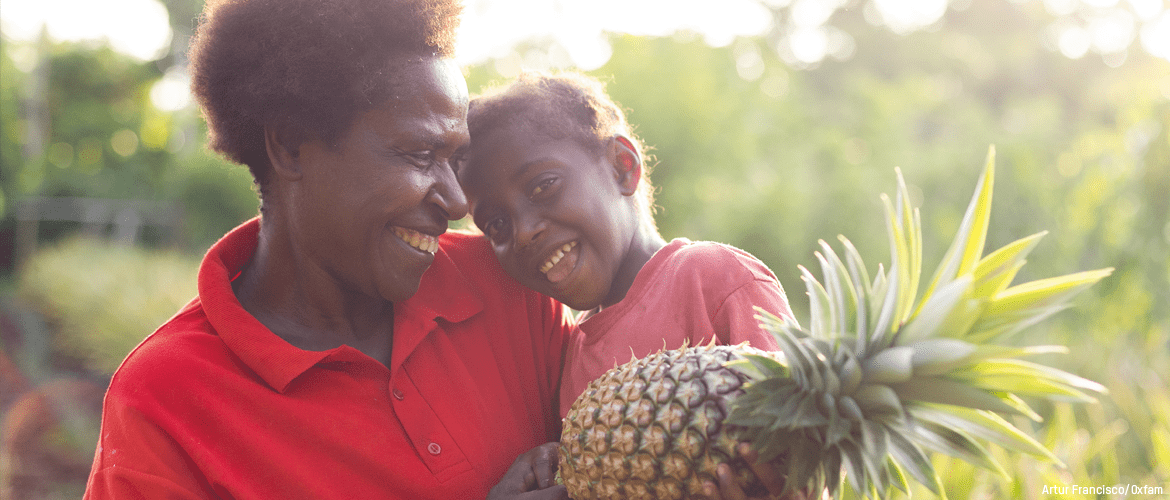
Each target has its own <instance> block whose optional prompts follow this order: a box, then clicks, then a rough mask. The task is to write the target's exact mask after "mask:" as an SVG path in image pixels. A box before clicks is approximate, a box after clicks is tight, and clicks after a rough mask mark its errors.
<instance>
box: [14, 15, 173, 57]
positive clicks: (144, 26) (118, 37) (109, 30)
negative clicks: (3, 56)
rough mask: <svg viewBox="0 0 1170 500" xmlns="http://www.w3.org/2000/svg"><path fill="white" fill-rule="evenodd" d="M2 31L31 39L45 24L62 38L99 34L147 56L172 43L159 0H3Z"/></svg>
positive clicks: (114, 44) (99, 38)
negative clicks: (96, 0)
mask: <svg viewBox="0 0 1170 500" xmlns="http://www.w3.org/2000/svg"><path fill="white" fill-rule="evenodd" d="M2 19H3V29H4V34H5V35H7V36H9V37H11V38H13V39H16V40H24V41H31V40H35V39H36V37H37V36H39V34H40V29H41V26H42V25H43V26H45V28H46V29H47V31H48V33H49V36H50V37H52V38H53V39H56V40H62V41H84V40H96V41H105V42H107V43H109V45H110V47H111V48H112V49H114V50H116V51H118V52H121V53H124V54H127V55H130V56H133V57H135V58H138V59H140V60H143V61H150V60H154V59H157V58H158V57H160V56H162V55H163V54H165V53H166V50H167V49H168V48H169V47H170V43H171V24H170V19H169V18H168V17H167V9H166V7H164V6H163V4H161V3H159V1H158V0H104V1H102V2H95V1H92V0H4V10H3V18H2Z"/></svg>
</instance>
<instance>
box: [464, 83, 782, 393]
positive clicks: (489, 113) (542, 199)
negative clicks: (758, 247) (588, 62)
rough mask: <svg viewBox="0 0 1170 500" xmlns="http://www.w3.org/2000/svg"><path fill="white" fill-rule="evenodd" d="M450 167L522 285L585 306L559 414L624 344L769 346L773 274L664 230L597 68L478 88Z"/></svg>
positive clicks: (776, 289) (648, 349)
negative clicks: (467, 139)
mask: <svg viewBox="0 0 1170 500" xmlns="http://www.w3.org/2000/svg"><path fill="white" fill-rule="evenodd" d="M467 121H468V129H469V131H470V133H471V144H470V146H469V147H468V149H467V151H466V152H465V154H464V160H463V161H462V162H461V165H460V167H459V172H458V175H459V181H460V184H461V185H462V186H463V188H464V191H465V192H466V194H467V197H468V201H469V204H470V207H471V214H472V216H473V218H474V221H475V224H476V225H477V226H478V227H479V228H480V229H481V230H482V231H483V233H484V234H485V235H486V236H487V237H488V239H490V240H491V244H492V248H493V250H494V252H495V254H496V257H497V258H498V259H499V261H500V263H501V264H502V265H503V267H504V270H505V271H507V273H508V274H509V275H511V276H512V277H513V278H515V279H516V280H517V281H519V282H520V283H521V284H523V285H524V286H526V287H528V288H530V289H532V290H536V291H538V292H541V293H543V294H545V295H548V296H551V297H553V298H555V299H557V300H559V301H561V302H563V303H565V304H567V305H568V306H570V307H572V308H573V309H577V310H581V311H585V313H584V314H583V315H582V316H581V318H580V322H579V325H578V327H577V328H576V329H575V330H574V331H573V332H572V333H571V334H570V339H569V342H568V352H567V354H566V358H565V367H564V374H563V378H562V381H561V393H560V409H561V415H562V416H563V415H565V414H566V413H567V412H568V409H569V407H570V406H571V405H572V404H573V401H574V400H575V399H576V398H577V396H578V395H580V393H581V392H583V391H584V389H585V388H586V386H587V385H588V384H589V382H590V381H592V380H594V379H595V378H597V377H598V376H600V375H601V374H602V373H604V372H605V371H606V370H608V369H610V368H613V367H614V366H615V365H617V364H620V363H624V362H626V361H628V360H629V359H630V357H631V355H632V356H634V357H642V356H645V355H647V354H651V353H653V352H655V351H657V350H659V349H663V348H666V349H675V348H679V347H682V346H683V345H684V344H689V345H699V344H706V343H708V342H711V341H712V340H714V341H715V342H716V343H719V344H736V343H740V342H744V341H749V342H750V343H751V345H753V346H754V347H758V348H761V349H766V350H778V347H777V345H776V343H775V340H774V339H773V338H772V337H771V336H770V335H769V334H767V333H765V332H763V331H762V330H761V329H760V327H759V325H758V323H757V321H756V319H755V314H756V313H755V310H754V309H753V306H759V307H762V308H764V309H766V310H768V311H770V312H772V313H775V314H778V315H791V313H790V312H789V308H788V301H787V298H786V297H785V295H784V290H783V288H781V286H780V283H779V281H777V279H776V276H775V275H774V274H773V273H772V272H771V271H770V270H769V269H768V268H767V266H765V265H764V264H763V263H762V262H760V261H759V260H757V259H756V258H754V257H752V256H751V255H749V254H748V253H746V252H744V251H742V250H739V249H737V248H734V247H731V246H729V245H724V244H721V243H712V242H701V241H690V240H688V239H686V238H678V239H675V240H673V241H671V242H669V243H668V242H666V241H665V240H664V239H663V238H662V236H661V235H660V234H659V233H658V229H657V228H656V226H655V224H654V219H653V216H652V213H651V212H652V211H651V206H652V200H651V189H650V185H649V182H648V180H647V179H646V175H645V174H646V166H645V163H644V157H643V154H642V147H641V145H640V143H639V141H638V140H637V139H636V138H634V136H633V134H631V132H630V126H629V124H628V123H627V122H626V119H625V115H624V113H623V112H622V111H621V109H620V108H619V107H618V106H617V104H615V103H614V102H613V101H612V100H611V99H610V98H609V97H608V96H607V95H606V94H605V91H604V89H603V87H602V85H601V83H600V82H598V81H597V80H595V79H592V78H590V77H587V76H584V75H581V74H576V73H567V74H560V75H548V74H543V73H528V74H524V75H522V76H521V77H520V78H519V79H518V80H517V81H515V82H514V83H512V84H511V85H509V86H508V87H506V88H504V89H502V90H500V91H498V92H495V93H492V94H490V95H486V96H483V97H479V98H476V99H474V100H473V101H472V102H471V105H470V108H469V112H468V119H467Z"/></svg>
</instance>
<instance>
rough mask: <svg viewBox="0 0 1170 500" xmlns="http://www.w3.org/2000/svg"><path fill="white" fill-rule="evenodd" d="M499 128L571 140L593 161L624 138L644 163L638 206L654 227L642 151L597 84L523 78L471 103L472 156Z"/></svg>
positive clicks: (574, 77) (575, 77)
mask: <svg viewBox="0 0 1170 500" xmlns="http://www.w3.org/2000/svg"><path fill="white" fill-rule="evenodd" d="M499 127H523V128H524V129H526V130H529V131H532V132H534V133H540V134H542V135H545V136H547V137H549V138H551V139H572V140H575V141H576V142H577V143H579V144H580V145H581V146H582V147H583V148H585V150H586V151H589V152H591V153H593V154H596V155H605V154H606V153H607V148H608V147H609V141H610V140H611V139H613V137H614V136H616V135H622V136H625V137H626V138H628V139H629V140H630V142H631V144H632V145H633V147H634V149H635V151H636V152H637V153H638V157H639V158H640V159H641V161H642V177H641V180H640V181H639V184H638V194H637V200H638V203H639V208H640V210H641V211H642V213H643V216H644V218H646V219H647V222H649V223H650V224H653V221H654V219H653V207H654V194H653V187H652V186H651V185H650V179H649V174H650V161H649V159H648V158H647V157H646V152H645V149H646V147H645V146H644V145H643V144H642V141H641V140H639V139H638V138H637V137H635V136H634V134H633V131H632V130H631V127H630V124H629V122H627V121H626V114H625V112H623V111H622V108H621V107H620V106H619V105H618V104H617V103H616V102H614V101H613V99H611V98H610V97H609V95H608V94H606V92H605V85H604V84H603V83H602V82H601V81H599V80H597V79H596V78H593V77H590V76H587V75H584V74H581V73H577V72H562V73H557V74H549V73H545V72H540V71H526V72H524V73H521V74H520V76H519V77H518V78H516V80H514V81H513V82H512V83H510V84H508V85H507V86H505V87H502V88H499V89H494V90H491V91H488V92H486V93H485V94H484V95H481V96H478V97H476V98H474V99H472V100H471V104H470V107H469V108H468V111H467V129H468V131H469V132H470V133H471V149H472V150H474V149H475V147H476V137H484V134H486V133H488V132H489V131H490V130H492V129H495V128H499Z"/></svg>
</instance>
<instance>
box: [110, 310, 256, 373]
mask: <svg viewBox="0 0 1170 500" xmlns="http://www.w3.org/2000/svg"><path fill="white" fill-rule="evenodd" d="M231 358H232V354H231V352H230V350H229V349H228V348H227V346H226V345H225V344H224V342H223V340H222V339H220V337H219V336H218V335H216V334H215V331H214V329H213V328H212V327H211V324H210V323H209V322H208V320H207V316H206V314H205V313H204V312H203V309H202V306H201V305H200V304H199V302H198V300H196V301H192V303H191V304H188V305H187V306H186V307H184V308H183V309H182V310H180V311H179V313H178V314H176V315H175V316H174V317H172V318H171V319H170V320H169V321H167V322H166V323H164V324H163V325H162V326H160V327H159V328H158V329H157V330H155V331H154V333H151V334H150V335H148V336H147V337H146V338H145V339H143V340H142V342H140V343H139V344H138V345H137V346H136V347H135V348H134V349H133V350H131V351H130V353H129V354H128V355H127V356H126V358H125V359H124V360H123V361H122V364H121V365H120V366H119V367H118V369H117V370H115V371H114V375H113V377H112V378H111V379H110V389H111V391H112V392H120V393H123V394H127V395H129V394H133V395H146V394H152V395H154V396H157V395H158V393H160V392H161V393H170V392H174V391H176V390H180V391H181V390H182V389H181V387H182V386H183V385H184V384H187V383H199V381H198V379H199V377H200V376H201V375H203V374H206V373H207V372H206V368H207V367H208V366H211V365H220V366H225V365H233V364H235V362H234V361H232V359H231Z"/></svg>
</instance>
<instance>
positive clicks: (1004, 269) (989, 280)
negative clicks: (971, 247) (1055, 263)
mask: <svg viewBox="0 0 1170 500" xmlns="http://www.w3.org/2000/svg"><path fill="white" fill-rule="evenodd" d="M1046 234H1048V231H1041V232H1039V233H1036V234H1033V235H1031V236H1028V237H1026V238H1020V239H1018V240H1016V241H1013V242H1011V243H1008V244H1007V245H1004V246H1003V247H1001V248H1000V249H998V250H996V251H994V252H992V253H991V254H989V255H987V256H986V257H984V258H983V260H980V261H979V264H978V265H976V266H975V269H974V270H973V271H972V272H971V275H972V276H973V277H974V279H975V293H974V295H975V296H977V297H991V296H993V295H995V294H997V293H999V292H1001V291H1003V290H1004V289H1006V288H1007V287H1008V285H1010V284H1011V282H1012V280H1013V279H1015V277H1016V273H1017V272H1018V271H1019V270H1020V268H1022V267H1023V266H1024V263H1025V262H1026V260H1025V259H1026V258H1027V257H1028V254H1029V253H1031V252H1032V249H1034V248H1036V244H1037V243H1039V242H1040V239H1041V238H1043V237H1044V235H1046Z"/></svg>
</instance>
